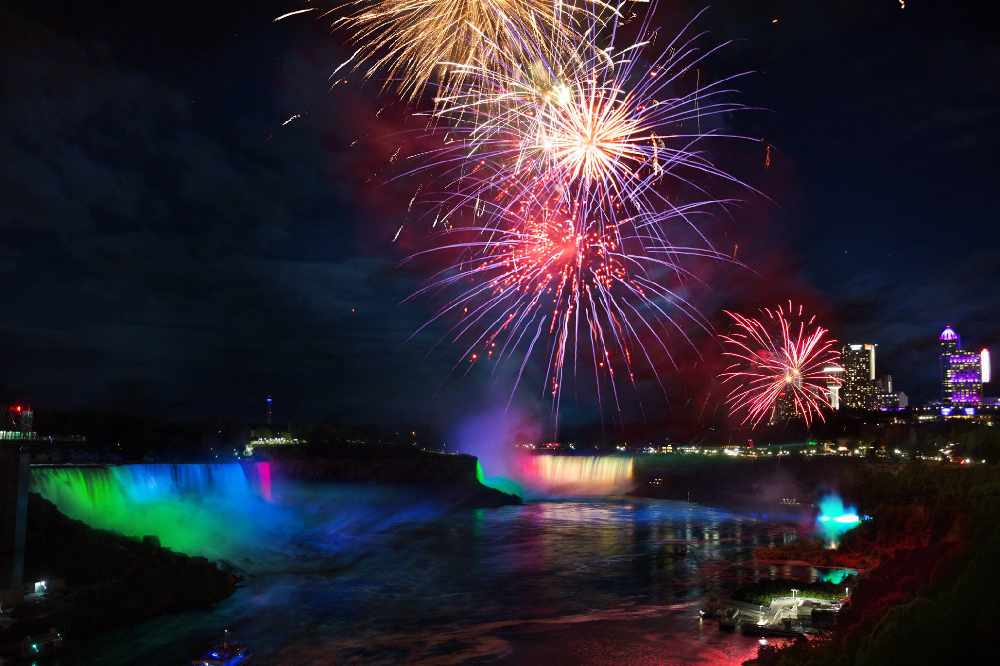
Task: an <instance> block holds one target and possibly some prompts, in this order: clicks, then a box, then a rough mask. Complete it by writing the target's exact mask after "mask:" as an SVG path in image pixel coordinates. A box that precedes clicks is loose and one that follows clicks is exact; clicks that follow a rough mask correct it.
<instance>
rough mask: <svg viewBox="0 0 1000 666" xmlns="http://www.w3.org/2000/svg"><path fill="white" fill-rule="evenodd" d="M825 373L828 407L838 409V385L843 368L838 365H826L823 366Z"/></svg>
mask: <svg viewBox="0 0 1000 666" xmlns="http://www.w3.org/2000/svg"><path fill="white" fill-rule="evenodd" d="M823 374H824V375H826V397H827V401H828V402H829V403H830V409H832V410H834V411H836V410H838V409H840V386H841V384H842V383H843V379H842V378H843V376H844V368H842V367H841V366H839V365H828V366H826V367H825V368H823Z"/></svg>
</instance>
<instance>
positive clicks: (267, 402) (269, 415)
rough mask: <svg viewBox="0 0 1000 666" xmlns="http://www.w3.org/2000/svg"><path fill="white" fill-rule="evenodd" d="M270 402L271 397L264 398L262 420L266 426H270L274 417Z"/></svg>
mask: <svg viewBox="0 0 1000 666" xmlns="http://www.w3.org/2000/svg"><path fill="white" fill-rule="evenodd" d="M272 402H273V401H272V400H271V396H267V397H266V398H264V420H265V421H267V425H271V421H272V420H273V417H274V414H273V413H272V412H271V404H272Z"/></svg>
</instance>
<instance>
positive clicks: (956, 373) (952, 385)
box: [938, 325, 989, 405]
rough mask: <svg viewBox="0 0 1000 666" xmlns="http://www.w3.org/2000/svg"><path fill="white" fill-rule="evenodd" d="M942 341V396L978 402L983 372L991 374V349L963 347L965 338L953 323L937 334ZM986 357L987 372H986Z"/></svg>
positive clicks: (950, 402)
mask: <svg viewBox="0 0 1000 666" xmlns="http://www.w3.org/2000/svg"><path fill="white" fill-rule="evenodd" d="M938 342H939V343H940V349H941V353H940V365H941V398H942V400H943V401H944V403H945V404H946V405H978V404H979V403H981V402H982V399H983V380H984V374H985V376H986V377H987V381H988V377H989V350H986V349H984V350H982V351H981V352H970V351H965V350H963V349H962V338H961V337H960V336H959V335H958V332H957V331H956V330H955V329H954V328H952V326H951V325H948V326H946V327H945V329H944V330H943V331H942V332H941V335H940V336H938ZM984 360H985V364H986V367H985V373H984V367H983V364H984Z"/></svg>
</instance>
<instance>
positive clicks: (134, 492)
mask: <svg viewBox="0 0 1000 666" xmlns="http://www.w3.org/2000/svg"><path fill="white" fill-rule="evenodd" d="M266 465H267V463H261V464H260V465H253V466H247V467H246V468H244V467H243V466H241V465H239V464H236V463H231V464H222V465H200V464H192V465H118V466H111V467H39V468H34V469H32V473H31V477H32V490H33V491H35V492H37V493H39V494H40V495H42V496H43V497H45V498H46V499H48V500H49V501H51V502H52V503H54V504H55V505H56V506H58V507H59V509H60V510H61V511H62V512H63V513H65V514H66V515H68V516H70V517H71V518H76V519H77V520H82V521H83V522H85V523H87V524H88V525H91V526H93V527H97V528H101V529H107V530H113V531H115V532H118V533H120V534H124V535H126V536H136V537H139V536H144V535H147V534H153V535H156V536H157V537H159V539H160V541H161V543H163V545H164V546H167V547H169V548H173V549H175V550H178V551H182V552H186V553H194V554H202V555H210V556H217V557H225V556H227V555H229V552H228V551H229V550H230V549H229V548H228V546H229V545H231V544H233V542H234V540H236V539H237V538H238V536H240V535H246V534H247V533H248V532H249V531H250V530H251V529H252V527H253V525H252V523H254V522H257V521H268V520H269V519H270V520H272V521H273V518H274V515H273V514H274V510H273V509H271V510H269V508H268V506H267V502H265V501H264V500H263V499H262V497H261V495H262V493H263V494H264V495H265V496H267V495H269V494H270V487H269V481H270V476H269V474H265V472H269V470H262V469H258V468H259V467H261V466H266ZM263 481H266V482H268V486H267V487H261V484H260V483H259V482H263Z"/></svg>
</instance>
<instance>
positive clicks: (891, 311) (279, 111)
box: [0, 0, 1000, 425]
mask: <svg viewBox="0 0 1000 666" xmlns="http://www.w3.org/2000/svg"><path fill="white" fill-rule="evenodd" d="M960 4H965V3H954V2H944V1H940V2H923V1H921V0H913V1H910V0H908V1H907V2H906V5H907V7H906V9H905V10H901V9H900V7H899V2H898V1H897V0H863V1H862V0H856V1H854V2H845V1H831V2H801V1H799V0H795V1H789V2H762V1H760V0H736V1H734V2H728V3H725V6H722V4H721V3H720V4H719V5H718V6H714V7H712V8H711V9H710V10H709V11H708V12H707V13H706V14H705V15H704V16H703V17H702V18H701V19H700V21H699V25H700V27H701V28H702V29H705V30H707V31H709V32H710V36H709V40H710V41H713V42H721V41H725V40H729V39H732V40H734V43H733V44H732V45H730V46H729V47H727V48H726V49H725V50H724V51H723V52H722V53H721V54H720V55H719V56H718V57H717V58H714V59H713V61H712V62H711V64H710V65H709V66H708V69H709V71H708V72H707V74H708V75H710V76H721V75H723V74H727V73H734V72H738V71H752V72H753V74H752V75H751V76H749V77H748V78H747V79H746V80H744V81H743V82H742V83H741V88H742V89H743V91H744V94H743V97H742V101H743V102H744V103H746V104H748V105H752V106H754V107H759V108H760V109H761V110H760V111H754V112H747V113H743V114H739V115H738V116H734V117H732V118H731V119H727V121H726V122H727V123H729V124H730V126H731V128H732V129H734V130H735V131H739V132H742V133H745V134H748V135H751V136H756V137H761V138H763V139H764V140H766V141H767V142H768V143H770V144H771V145H773V147H774V148H773V151H774V152H773V155H774V165H773V167H772V168H771V169H769V170H765V169H764V168H763V150H762V147H761V145H759V144H748V145H742V146H736V147H729V146H727V145H724V144H723V145H719V150H720V151H721V153H722V154H720V155H717V157H718V158H719V160H720V161H721V162H722V163H724V165H725V166H726V167H727V168H729V169H730V170H732V171H733V172H734V173H737V174H738V175H739V176H741V177H742V178H744V179H745V180H746V181H747V182H748V183H750V184H751V185H753V186H754V187H756V188H758V189H759V190H760V191H761V192H763V193H764V194H765V195H766V197H763V196H759V195H755V194H753V193H750V192H747V191H743V192H742V193H741V196H742V197H743V198H744V199H745V203H744V204H743V205H740V206H736V207H735V208H733V209H732V210H731V211H730V212H729V214H728V215H721V214H720V216H719V219H717V220H713V221H711V222H710V223H709V225H708V227H709V231H710V232H711V234H712V237H713V240H715V241H717V243H718V246H719V247H720V248H726V249H729V248H731V247H734V246H735V245H736V244H738V245H739V247H740V255H739V256H740V258H741V259H742V260H743V261H745V262H746V263H747V264H748V265H749V266H750V267H752V268H753V269H754V271H753V272H751V271H748V270H742V269H736V268H725V269H723V268H719V267H714V268H707V269H706V273H705V275H706V279H707V281H708V283H709V284H708V287H709V289H707V290H704V291H703V292H700V293H699V294H698V298H699V301H698V305H699V307H700V308H701V310H702V311H703V312H704V313H705V314H706V316H708V317H709V318H710V319H712V320H713V321H716V322H720V321H721V320H720V319H719V317H718V313H719V311H720V309H721V308H722V307H728V308H741V307H759V306H761V305H768V304H771V303H774V302H776V301H780V300H783V299H787V298H794V299H796V300H797V301H804V302H806V303H808V304H809V305H810V306H811V307H813V308H814V309H816V310H817V311H818V312H820V313H821V314H822V315H823V317H824V320H825V321H826V322H827V323H828V325H829V327H830V328H831V329H832V331H833V334H834V335H835V336H836V337H837V338H838V339H840V340H843V341H848V342H862V341H864V342H876V343H878V344H879V371H880V373H883V372H888V373H891V374H892V375H893V376H894V377H895V380H896V383H897V386H898V387H899V388H900V389H902V390H904V391H906V392H907V393H908V394H909V395H910V396H911V397H915V398H917V399H918V400H919V399H931V398H933V397H935V396H936V394H935V390H936V387H935V385H934V377H935V373H936V372H937V366H936V359H935V348H936V337H937V333H938V332H939V331H940V329H941V328H943V326H944V324H946V323H952V324H954V325H955V326H957V328H958V330H959V332H960V333H961V334H962V336H963V339H964V340H965V341H966V342H967V346H971V347H975V348H977V349H978V348H979V347H981V346H983V345H990V346H993V347H994V348H995V349H997V350H1000V326H998V323H997V318H996V313H997V312H1000V296H998V293H997V287H996V285H997V284H1000V245H998V235H1000V234H998V231H997V228H998V226H997V220H998V205H997V199H996V197H995V194H996V191H997V190H996V184H997V180H998V176H1000V166H997V165H998V160H997V155H998V153H1000V150H998V149H1000V139H998V138H997V137H998V133H997V127H998V126H1000V86H997V84H996V80H997V78H996V77H997V72H1000V32H998V31H997V30H996V28H995V22H994V21H993V17H992V16H990V15H987V10H986V7H988V6H989V3H968V4H969V5H974V7H956V5H960ZM300 6H301V4H298V3H287V2H245V1H244V2H238V3H237V2H232V3H227V2H223V1H217V2H198V3H194V2H173V3H167V4H160V3H136V2H107V3H85V2H45V3H42V2H36V1H31V2H27V1H22V0H11V1H9V2H6V3H4V7H3V9H0V26H2V28H0V30H2V43H3V47H2V48H3V50H4V55H3V66H2V69H0V77H2V78H0V80H2V91H3V96H2V99H3V101H2V106H0V120H2V127H3V132H2V133H0V155H2V157H3V162H4V168H3V171H2V173H0V200H2V202H3V203H2V207H0V226H2V231H3V239H4V242H3V245H2V247H0V272H2V276H3V279H4V282H5V288H4V289H3V290H2V296H0V298H2V301H0V305H2V308H3V312H4V317H3V320H2V322H0V343H2V344H0V349H3V367H4V372H3V379H2V380H0V381H2V384H0V389H2V391H3V393H4V396H3V397H5V398H8V399H14V398H17V399H22V400H28V401H30V402H32V403H33V404H34V405H35V408H36V410H37V411H41V410H45V409H71V408H72V409H76V408H85V409H109V408H115V409H133V410H140V411H149V412H160V413H170V414H174V415H177V416H180V417H189V416H190V417H200V416H227V417H232V418H246V419H253V418H256V417H259V415H260V413H261V411H262V404H263V397H264V396H265V395H266V394H272V395H273V396H274V398H275V412H276V418H279V419H281V420H300V421H301V420H320V419H328V420H333V421H342V422H352V421H356V422H364V421H385V422H392V423H404V422H411V421H419V422H422V423H425V422H430V423H436V424H439V425H441V424H447V423H448V422H449V421H451V420H453V419H455V418H456V417H457V415H459V414H461V413H468V412H473V411H477V410H482V409H485V408H488V407H490V406H492V405H494V404H496V403H497V401H503V400H505V399H506V392H507V391H508V390H509V384H508V383H506V382H507V380H506V378H504V377H502V376H501V377H500V378H496V379H491V378H490V376H489V371H488V370H487V369H486V368H480V367H476V368H473V369H472V370H471V371H469V372H466V368H465V366H461V367H460V369H459V370H458V371H452V366H453V365H454V364H455V362H456V361H457V358H456V356H457V355H458V354H460V353H461V350H460V349H457V348H455V347H454V346H452V345H449V344H448V343H447V342H446V343H444V344H440V345H436V344H435V343H436V342H437V341H438V340H439V339H440V337H441V335H442V333H443V331H444V329H443V328H436V327H431V328H430V329H428V330H426V331H424V332H422V333H420V334H419V335H417V336H415V337H412V338H411V334H412V333H413V332H414V331H415V330H416V329H417V328H418V327H419V326H420V324H421V323H422V322H424V321H425V320H426V319H428V317H429V316H430V315H431V314H432V312H433V307H434V305H435V304H434V303H433V302H430V301H428V300H427V299H416V300H414V301H411V302H404V299H405V298H406V297H407V296H408V295H409V294H411V293H412V292H413V291H414V290H415V289H417V288H418V287H419V285H420V281H421V279H422V278H423V277H425V273H424V272H422V271H421V269H420V268H419V267H416V266H409V265H406V266H401V265H400V263H401V261H402V260H403V259H404V258H405V257H406V256H407V255H408V253H409V252H411V251H413V250H414V249H417V248H419V245H420V243H421V237H422V235H423V233H424V232H423V230H422V229H420V228H417V225H409V226H407V227H406V229H405V231H404V233H403V234H402V236H401V238H400V239H399V241H398V242H397V243H395V244H393V242H392V238H393V235H394V234H395V232H396V230H397V229H398V227H399V225H400V224H401V223H402V222H403V221H405V220H404V219H402V217H401V216H402V215H403V214H404V213H405V203H406V201H405V199H406V198H407V195H408V193H409V192H410V190H406V191H404V189H403V188H402V187H397V186H394V185H382V184H381V183H383V182H384V180H385V179H386V178H387V177H389V176H391V175H392V174H391V173H390V170H389V168H388V167H387V164H386V160H385V159H384V158H385V155H387V154H388V153H391V152H392V149H393V146H394V145H395V144H394V143H393V142H394V139H393V138H392V137H393V136H398V135H397V134H394V132H397V131H398V130H399V128H400V126H401V125H404V124H405V123H406V122H407V120H406V110H405V109H403V108H402V107H401V106H400V104H399V103H398V102H397V101H395V98H394V97H393V96H392V95H390V94H384V95H380V94H379V86H378V85H377V84H373V83H371V82H368V83H364V82H362V81H361V80H360V79H359V78H358V77H353V78H352V80H351V81H350V83H349V84H348V85H346V86H339V87H337V88H334V89H333V90H330V89H329V82H328V77H329V76H330V74H331V72H332V71H333V69H334V67H336V65H337V64H339V63H340V62H341V61H342V60H343V59H344V58H345V57H346V55H348V54H349V53H350V49H349V47H347V46H345V45H344V43H343V41H342V39H341V37H338V36H336V35H331V34H330V33H329V30H328V24H327V23H323V22H318V21H316V20H315V19H314V18H310V17H309V16H308V15H307V16H305V17H296V18H295V19H290V20H287V21H284V22H281V23H277V24H275V23H273V22H272V19H273V18H274V17H275V16H277V15H279V14H282V13H284V12H286V11H290V10H293V9H297V8H299V7H300ZM703 7H704V4H702V3H692V2H688V1H687V0H683V2H681V1H678V2H670V1H664V2H661V7H660V9H661V12H660V13H661V14H662V17H663V20H664V21H667V22H669V21H672V20H678V19H680V18H690V17H691V16H693V15H694V14H695V13H696V12H697V11H698V10H700V9H702V8H703ZM775 18H777V19H778V21H777V22H776V23H775V22H773V19H775ZM379 109H383V111H382V112H381V113H379ZM294 114H300V116H301V117H300V118H298V119H296V120H294V121H293V122H291V123H289V124H287V125H284V126H283V125H282V123H283V122H285V121H286V120H287V119H289V118H290V117H292V116H293V115H294ZM376 114H378V115H377V117H376ZM355 141H357V143H355ZM352 143H354V145H351V144H352ZM396 144H398V141H397V142H396ZM727 151H728V152H727ZM373 173H374V176H373V175H372V174H373ZM411 189H412V188H411ZM400 201H402V202H403V204H402V205H400V203H399V202H400ZM699 346H700V348H701V349H700V351H701V352H702V355H703V358H702V360H700V361H699V360H697V358H694V359H693V360H691V361H690V365H688V366H685V367H682V370H681V371H680V372H678V373H673V371H667V372H665V373H664V374H665V375H666V377H667V383H668V396H666V397H664V396H663V395H662V394H659V393H658V389H655V390H647V389H648V387H645V386H644V387H643V388H641V389H640V391H639V393H640V394H641V395H640V396H638V397H641V399H642V404H643V405H644V408H643V410H642V411H641V413H639V415H636V414H634V413H633V412H631V411H630V412H628V413H627V414H626V415H625V416H623V417H615V416H611V417H609V416H608V415H607V414H599V413H598V412H597V410H596V409H595V408H594V407H593V406H592V405H591V404H589V403H588V402H587V400H586V399H585V397H580V396H576V398H574V397H573V396H572V395H571V396H570V397H569V398H568V399H567V406H566V408H565V410H564V418H565V419H566V420H567V421H568V422H571V423H572V422H576V423H587V422H597V421H601V420H610V421H614V420H615V418H619V419H626V420H628V419H632V418H647V419H648V418H654V419H657V418H669V417H664V415H668V414H669V413H670V410H671V409H687V408H688V407H689V406H690V405H691V404H692V400H691V396H692V395H693V394H695V393H698V392H705V391H707V392H708V393H712V391H714V390H715V389H713V388H711V387H712V382H710V381H709V376H708V373H707V372H706V371H705V369H706V368H708V367H710V366H711V365H712V360H711V357H712V356H713V355H717V353H718V351H717V348H714V347H713V345H712V343H711V341H710V340H703V341H701V342H699ZM692 356H693V355H692ZM705 357H708V358H707V359H706V358H705ZM685 363H687V362H686V361H685ZM682 365H683V363H682ZM699 369H700V370H699ZM699 372H701V374H699ZM675 375H676V376H675ZM531 388H532V389H534V388H536V387H534V386H533V387H531ZM987 392H988V393H990V394H995V393H997V391H996V390H995V389H992V390H990V389H988V390H987ZM517 402H518V404H519V405H520V407H521V408H522V409H525V410H527V411H528V412H530V413H538V414H545V413H546V410H547V409H548V407H547V406H546V404H545V401H544V399H542V398H539V397H538V396H537V393H536V392H534V391H533V390H532V391H524V392H522V393H521V394H519V398H518V401H517ZM650 414H655V415H656V416H653V417H650Z"/></svg>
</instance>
